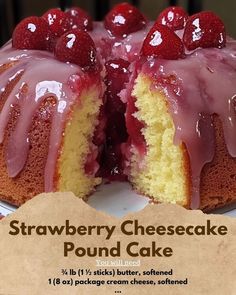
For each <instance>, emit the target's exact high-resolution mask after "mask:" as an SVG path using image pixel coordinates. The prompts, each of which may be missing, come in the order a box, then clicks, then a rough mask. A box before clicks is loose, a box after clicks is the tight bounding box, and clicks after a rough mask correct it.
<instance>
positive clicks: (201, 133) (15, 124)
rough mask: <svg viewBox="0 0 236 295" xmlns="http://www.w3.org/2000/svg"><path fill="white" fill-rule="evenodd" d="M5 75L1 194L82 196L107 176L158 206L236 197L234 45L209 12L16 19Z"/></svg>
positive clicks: (55, 13) (127, 8) (1, 71)
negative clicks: (150, 16) (150, 17)
mask: <svg viewBox="0 0 236 295" xmlns="http://www.w3.org/2000/svg"><path fill="white" fill-rule="evenodd" d="M0 77H1V80H0V81H1V82H0V83H1V100H0V111H1V113H0V143H1V144H0V168H1V169H0V196H1V197H0V198H1V200H4V201H7V202H9V203H12V204H15V205H21V204H22V203H23V202H25V201H26V200H28V199H30V198H32V197H33V196H34V195H36V194H38V193H40V192H43V191H46V192H49V191H73V192H74V193H75V194H76V195H77V196H78V197H82V198H86V197H87V196H89V195H90V194H91V193H92V192H93V190H94V188H95V186H96V185H98V184H100V183H101V180H102V178H103V179H105V180H107V181H113V180H122V181H124V180H125V181H126V180H128V181H130V183H131V184H132V186H133V188H134V189H135V190H136V191H137V192H138V193H140V194H143V195H146V196H148V197H150V199H151V200H153V201H154V202H155V203H159V202H168V203H174V204H179V205H181V206H184V207H186V208H191V209H197V208H200V209H202V210H205V211H209V210H212V209H215V208H218V207H222V206H225V205H228V204H232V203H235V202H236V181H235V180H236V135H235V134H236V127H235V124H236V115H235V106H236V105H235V101H234V98H235V95H236V41H234V40H233V39H231V38H229V37H226V32H225V27H224V24H223V22H222V21H221V20H220V18H219V17H218V16H216V15H215V14H214V13H212V12H201V13H198V14H195V15H192V16H188V14H187V13H186V12H185V11H184V9H182V8H181V7H169V8H167V9H165V10H164V11H163V12H162V13H161V14H160V15H159V16H158V18H157V20H156V21H155V22H151V21H148V20H147V19H146V18H145V17H144V16H143V14H142V13H141V12H140V11H139V10H138V9H137V8H135V7H133V6H131V5H130V4H127V3H122V4H118V5H117V6H115V7H114V8H113V9H112V10H111V11H110V12H109V13H108V14H107V16H106V17H105V20H104V22H93V21H92V19H91V17H90V16H89V15H88V14H87V13H86V12H84V11H83V10H81V9H80V8H76V7H74V8H72V9H69V10H67V11H66V12H63V11H61V10H59V9H51V10H49V11H48V12H46V13H45V14H44V15H43V16H42V17H29V18H26V19H25V20H23V21H22V22H21V23H20V24H19V25H18V26H17V27H16V29H15V30H14V33H13V37H12V41H11V42H9V43H7V44H6V45H5V46H4V47H3V48H2V49H1V50H0Z"/></svg>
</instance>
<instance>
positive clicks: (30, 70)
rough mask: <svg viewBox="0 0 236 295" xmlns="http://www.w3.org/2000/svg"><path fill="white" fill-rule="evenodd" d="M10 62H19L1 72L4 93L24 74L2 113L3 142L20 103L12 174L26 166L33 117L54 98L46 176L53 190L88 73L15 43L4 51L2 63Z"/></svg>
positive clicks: (10, 157) (10, 156)
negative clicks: (73, 109)
mask: <svg viewBox="0 0 236 295" xmlns="http://www.w3.org/2000/svg"><path fill="white" fill-rule="evenodd" d="M10 62H15V64H14V65H13V66H11V67H10V68H9V69H7V70H6V71H4V72H3V73H2V74H1V80H0V90H1V92H3V91H4V89H5V87H6V85H7V83H8V82H9V81H10V80H12V79H13V78H14V77H16V75H18V74H20V73H21V74H22V76H21V77H20V79H19V81H18V82H17V84H16V85H15V86H14V88H13V90H12V92H11V93H10V95H9V97H8V98H7V100H6V102H5V104H4V106H3V109H2V111H1V113H0V143H2V142H3V139H4V133H5V129H6V126H7V124H8V120H9V117H10V113H11V112H10V110H11V108H12V107H13V105H14V104H16V103H17V104H18V105H19V107H20V117H19V119H18V121H17V124H16V128H15V131H14V132H13V133H12V134H11V136H10V138H9V143H8V147H7V151H6V165H7V171H8V174H9V176H10V177H16V176H17V175H18V174H19V173H20V172H21V171H22V169H23V168H24V166H25V163H26V160H27V156H28V152H29V147H30V142H29V137H28V133H29V130H30V127H31V123H32V118H33V116H34V114H35V112H36V110H37V109H38V107H39V106H40V103H41V102H42V101H43V100H44V99H45V98H48V97H54V98H55V99H56V101H57V104H56V110H55V111H54V113H53V117H52V126H51V133H50V140H49V149H48V158H47V162H46V167H45V176H44V178H45V191H46V192H49V191H53V190H54V184H53V183H54V182H53V178H54V173H55V165H56V160H57V157H58V152H59V151H60V144H61V139H62V136H63V134H62V132H63V127H64V124H65V122H66V119H67V114H68V112H69V111H70V109H71V106H72V105H73V104H74V102H75V101H77V100H79V95H80V92H81V90H82V89H83V88H84V87H86V85H84V86H83V87H82V83H79V82H80V81H81V80H82V79H84V78H85V76H87V74H84V73H83V72H82V70H81V69H80V68H79V67H78V66H76V65H72V64H65V63H61V62H59V61H57V60H56V59H54V57H53V55H52V54H51V53H48V52H46V51H36V50H14V49H12V48H11V44H9V45H6V46H5V47H4V48H3V49H2V50H1V56H0V65H3V64H8V63H10ZM78 84H81V85H80V87H76V85H78ZM24 85H25V86H27V91H22V90H23V86H24ZM78 88H79V89H78Z"/></svg>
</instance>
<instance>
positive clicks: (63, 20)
mask: <svg viewBox="0 0 236 295" xmlns="http://www.w3.org/2000/svg"><path fill="white" fill-rule="evenodd" d="M42 18H44V19H45V20H46V21H47V23H48V24H49V27H50V30H51V32H52V34H53V35H54V36H55V37H60V36H61V35H63V34H64V33H65V32H67V31H68V30H70V24H69V19H68V16H67V14H66V13H65V12H63V11H62V10H61V9H59V8H53V9H50V10H48V11H47V12H45V13H44V14H43V16H42Z"/></svg>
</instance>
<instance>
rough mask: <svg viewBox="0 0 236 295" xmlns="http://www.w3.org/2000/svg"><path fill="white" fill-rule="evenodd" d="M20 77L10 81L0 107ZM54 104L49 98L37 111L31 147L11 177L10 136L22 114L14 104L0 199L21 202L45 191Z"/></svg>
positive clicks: (0, 153)
mask: <svg viewBox="0 0 236 295" xmlns="http://www.w3.org/2000/svg"><path fill="white" fill-rule="evenodd" d="M1 70H2V69H1ZM1 70H0V72H1ZM18 79H19V77H16V78H15V79H14V80H13V81H12V82H11V83H9V85H8V86H7V87H6V91H5V92H4V93H3V94H2V96H1V97H0V111H1V109H2V107H3V105H4V103H5V101H6V99H7V97H8V95H9V93H10V92H11V90H12V88H13V86H14V84H15V83H17V80H18ZM54 106H55V100H54V99H52V98H47V99H46V100H44V101H43V102H42V104H41V106H40V107H39V109H38V110H37V111H36V113H35V115H34V117H33V120H32V125H31V129H30V132H29V140H30V151H29V155H28V159H27V162H26V165H25V167H24V169H23V170H22V171H21V173H20V174H19V175H18V176H16V177H15V178H10V177H8V174H7V169H6V160H5V159H6V157H5V153H6V147H7V143H8V138H9V136H10V134H11V133H12V132H13V130H14V128H15V126H16V123H17V120H18V119H19V116H20V109H19V107H18V106H17V105H16V106H14V107H13V108H12V113H11V117H10V120H9V123H8V126H7V128H6V131H5V138H4V142H3V143H2V144H1V145H0V199H1V200H4V201H6V202H9V203H11V204H14V205H17V206H18V205H21V204H22V203H24V202H25V201H27V200H28V199H30V198H32V197H33V196H35V195H37V194H39V193H41V192H43V191H44V168H45V164H46V159H47V153H48V144H49V136H50V129H51V128H50V127H51V118H52V113H53V109H54Z"/></svg>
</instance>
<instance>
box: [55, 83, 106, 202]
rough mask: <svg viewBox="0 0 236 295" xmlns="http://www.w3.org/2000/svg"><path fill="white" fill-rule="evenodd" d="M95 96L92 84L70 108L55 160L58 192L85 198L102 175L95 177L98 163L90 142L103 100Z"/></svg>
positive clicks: (95, 148) (95, 90)
mask: <svg viewBox="0 0 236 295" xmlns="http://www.w3.org/2000/svg"><path fill="white" fill-rule="evenodd" d="M98 95H99V91H98V89H97V88H96V87H95V86H93V87H91V88H90V89H88V90H87V89H86V90H84V91H83V92H82V94H81V97H80V100H79V102H78V104H76V105H75V106H74V107H73V110H72V112H71V116H70V119H69V121H68V122H67V124H66V127H65V133H64V139H63V141H64V142H63V145H62V146H63V148H62V151H61V156H60V158H59V161H58V169H59V170H58V187H57V190H58V191H73V192H74V194H75V195H76V196H78V197H84V196H88V195H89V194H90V193H91V189H94V187H95V186H96V185H98V184H100V183H101V178H99V177H95V174H96V168H97V165H98V164H97V162H96V155H97V147H96V146H95V145H94V144H93V142H92V141H93V134H94V132H95V129H96V126H97V125H98V123H99V122H98V114H99V108H100V106H101V103H102V100H101V99H99V97H98ZM91 153H92V154H94V158H93V155H91ZM88 155H90V156H91V158H92V160H93V163H92V167H90V171H87V172H88V173H86V171H85V166H86V162H87V160H88ZM90 161H91V159H90Z"/></svg>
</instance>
